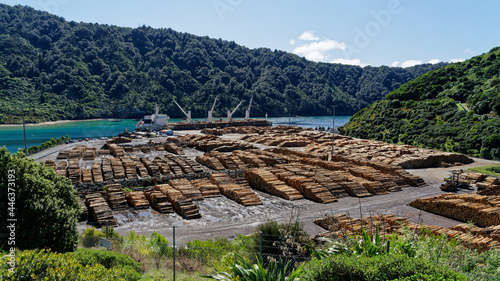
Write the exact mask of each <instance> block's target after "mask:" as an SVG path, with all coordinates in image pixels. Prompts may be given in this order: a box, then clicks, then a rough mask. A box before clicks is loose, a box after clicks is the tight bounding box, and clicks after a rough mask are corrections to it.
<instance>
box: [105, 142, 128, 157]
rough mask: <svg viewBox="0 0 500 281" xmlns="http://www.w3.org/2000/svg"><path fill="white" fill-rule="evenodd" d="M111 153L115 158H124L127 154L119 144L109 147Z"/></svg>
mask: <svg viewBox="0 0 500 281" xmlns="http://www.w3.org/2000/svg"><path fill="white" fill-rule="evenodd" d="M109 152H110V153H111V155H113V156H114V157H123V156H125V153H124V151H123V147H121V146H119V145H117V144H114V143H113V144H110V145H109Z"/></svg>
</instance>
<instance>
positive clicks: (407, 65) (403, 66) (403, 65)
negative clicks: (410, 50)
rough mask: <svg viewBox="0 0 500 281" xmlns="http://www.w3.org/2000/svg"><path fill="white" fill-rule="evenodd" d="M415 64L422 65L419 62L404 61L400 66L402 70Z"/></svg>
mask: <svg viewBox="0 0 500 281" xmlns="http://www.w3.org/2000/svg"><path fill="white" fill-rule="evenodd" d="M417 64H422V61H421V60H406V61H404V62H403V63H402V64H401V67H402V68H406V67H410V66H415V65H417Z"/></svg>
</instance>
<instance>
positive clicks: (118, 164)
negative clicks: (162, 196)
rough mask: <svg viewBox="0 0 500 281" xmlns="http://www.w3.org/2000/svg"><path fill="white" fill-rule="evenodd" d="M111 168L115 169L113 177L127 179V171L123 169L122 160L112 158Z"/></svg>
mask: <svg viewBox="0 0 500 281" xmlns="http://www.w3.org/2000/svg"><path fill="white" fill-rule="evenodd" d="M110 160H111V167H112V168H113V176H114V178H115V179H117V180H118V179H124V178H125V169H124V168H123V164H122V161H121V160H120V158H111V159H110Z"/></svg>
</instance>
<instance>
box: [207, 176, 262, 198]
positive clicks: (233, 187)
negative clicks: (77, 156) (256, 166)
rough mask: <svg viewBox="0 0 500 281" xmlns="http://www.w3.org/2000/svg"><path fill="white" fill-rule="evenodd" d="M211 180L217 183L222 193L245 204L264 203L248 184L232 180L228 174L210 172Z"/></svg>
mask: <svg viewBox="0 0 500 281" xmlns="http://www.w3.org/2000/svg"><path fill="white" fill-rule="evenodd" d="M210 182H211V183H213V184H215V185H217V187H218V188H219V191H220V193H221V194H222V195H224V196H226V197H227V198H229V199H231V200H233V201H235V202H237V203H239V204H241V205H243V206H253V205H262V200H261V199H260V198H259V196H258V195H257V194H255V192H254V191H253V190H252V189H251V188H250V187H249V186H247V184H244V183H241V182H239V183H238V182H236V181H234V180H232V179H231V178H230V177H229V176H228V175H227V174H224V173H213V174H210Z"/></svg>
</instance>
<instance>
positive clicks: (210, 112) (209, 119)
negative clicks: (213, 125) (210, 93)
mask: <svg viewBox="0 0 500 281" xmlns="http://www.w3.org/2000/svg"><path fill="white" fill-rule="evenodd" d="M218 97H219V96H216V97H215V100H214V104H212V109H210V111H208V122H212V117H213V113H214V108H215V103H216V102H217V98H218Z"/></svg>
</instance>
